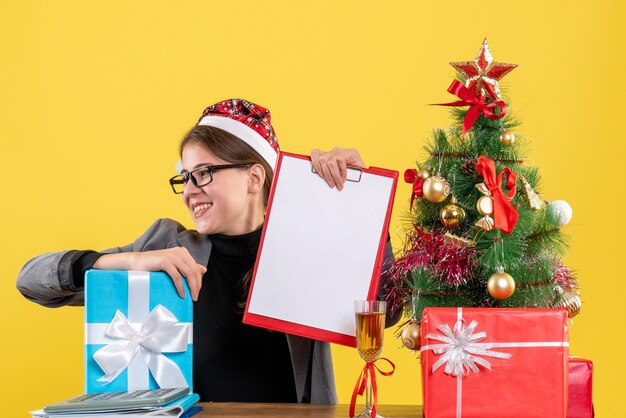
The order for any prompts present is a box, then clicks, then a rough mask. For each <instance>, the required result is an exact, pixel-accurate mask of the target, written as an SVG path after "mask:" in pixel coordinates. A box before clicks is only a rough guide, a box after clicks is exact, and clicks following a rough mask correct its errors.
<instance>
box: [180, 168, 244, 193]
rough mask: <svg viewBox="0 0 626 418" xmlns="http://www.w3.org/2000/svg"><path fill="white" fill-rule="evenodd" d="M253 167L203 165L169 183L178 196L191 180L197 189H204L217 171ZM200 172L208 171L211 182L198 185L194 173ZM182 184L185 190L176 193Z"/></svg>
mask: <svg viewBox="0 0 626 418" xmlns="http://www.w3.org/2000/svg"><path fill="white" fill-rule="evenodd" d="M251 166H252V163H243V164H221V165H203V166H201V167H197V168H194V169H193V170H191V171H187V172H186V173H182V174H178V175H176V176H174V177H172V178H171V179H170V180H169V182H170V186H171V187H172V191H173V192H174V193H176V194H182V193H183V191H184V188H185V185H186V184H187V182H188V181H189V180H191V183H192V184H193V185H194V186H196V187H202V186H206V185H207V184H210V183H211V182H212V181H213V173H215V172H216V171H219V170H226V169H228V168H250V167H251ZM199 170H208V172H209V181H207V182H206V183H203V184H198V182H197V180H196V178H195V177H194V176H193V173H195V172H196V171H199ZM179 184H182V185H183V190H182V191H180V192H177V191H176V188H175V187H176V185H179Z"/></svg>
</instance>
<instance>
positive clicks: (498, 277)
mask: <svg viewBox="0 0 626 418" xmlns="http://www.w3.org/2000/svg"><path fill="white" fill-rule="evenodd" d="M487 290H488V291H489V294H490V295H491V296H492V297H493V298H494V299H498V300H502V299H506V298H509V297H511V295H512V294H513V292H515V280H513V276H511V275H510V274H509V273H506V272H504V271H497V272H495V273H493V274H492V275H491V277H490V278H489V280H488V281H487Z"/></svg>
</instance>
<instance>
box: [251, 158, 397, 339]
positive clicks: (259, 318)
mask: <svg viewBox="0 0 626 418" xmlns="http://www.w3.org/2000/svg"><path fill="white" fill-rule="evenodd" d="M285 156H286V157H292V158H298V159H301V160H308V161H311V157H309V156H306V155H301V154H294V153H290V152H284V151H280V152H279V153H278V160H277V161H276V168H275V169H274V176H273V178H272V187H271V188H270V194H269V198H268V205H267V211H266V215H265V219H266V221H265V223H264V224H263V231H262V232H261V241H260V244H259V250H258V252H257V257H256V261H255V262H254V270H253V271H254V274H253V275H252V279H251V281H250V288H249V291H248V298H247V301H246V308H245V310H244V314H243V321H242V322H243V323H244V324H248V325H254V326H259V327H262V328H267V329H272V330H275V331H281V332H286V333H288V334H294V335H299V336H301V337H305V338H312V339H315V340H321V341H328V342H331V343H337V344H341V345H346V346H349V347H356V337H355V336H350V335H346V334H342V333H339V332H334V331H328V330H323V329H319V328H314V327H309V326H307V325H302V324H297V323H294V322H289V321H285V320H282V319H277V318H271V317H267V316H263V315H259V314H255V313H252V312H249V311H248V307H249V306H250V299H251V298H252V292H253V289H254V282H255V280H256V272H257V269H258V266H259V261H260V259H261V253H262V251H263V243H264V242H265V233H266V231H267V228H268V225H269V222H270V221H271V218H270V213H271V210H272V202H273V200H274V194H275V192H276V187H277V184H278V181H277V177H278V173H279V171H280V167H281V166H282V162H283V157H285ZM361 170H363V172H364V173H371V174H378V175H383V176H386V177H390V178H391V179H392V184H391V193H390V196H389V201H388V202H387V212H386V215H385V221H384V223H383V228H382V231H381V235H380V242H379V244H378V254H377V257H376V264H375V265H374V270H373V271H372V279H371V280H370V288H369V291H368V294H367V298H368V300H376V298H377V296H378V284H379V282H380V273H381V270H382V264H383V261H384V258H385V248H386V245H387V233H388V231H389V223H390V222H391V211H392V208H393V202H394V199H395V196H396V188H397V184H398V172H397V171H394V170H388V169H386V168H378V167H370V168H362V169H361Z"/></svg>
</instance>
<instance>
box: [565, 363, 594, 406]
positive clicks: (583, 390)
mask: <svg viewBox="0 0 626 418" xmlns="http://www.w3.org/2000/svg"><path fill="white" fill-rule="evenodd" d="M592 375H593V363H592V362H591V360H587V359H584V358H580V357H570V358H569V384H568V386H569V389H568V394H569V395H568V401H567V418H592V417H593V416H594V414H593V402H592V398H591V393H592V391H591V386H592Z"/></svg>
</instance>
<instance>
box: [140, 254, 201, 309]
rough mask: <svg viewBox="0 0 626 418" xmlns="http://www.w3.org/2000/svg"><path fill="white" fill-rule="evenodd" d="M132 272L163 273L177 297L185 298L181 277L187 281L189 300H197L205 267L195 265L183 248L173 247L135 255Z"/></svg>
mask: <svg viewBox="0 0 626 418" xmlns="http://www.w3.org/2000/svg"><path fill="white" fill-rule="evenodd" d="M135 255H136V258H135V261H134V263H133V266H132V269H133V270H146V271H164V272H166V273H167V274H168V275H169V276H170V277H171V278H172V282H173V283H174V286H175V287H176V291H177V292H178V295H179V296H180V297H181V298H182V297H185V288H184V285H183V277H184V279H185V280H187V285H188V286H189V291H190V293H191V298H192V299H193V300H194V301H197V300H198V295H199V294H200V288H201V287H202V276H204V273H206V267H205V266H203V265H201V264H198V263H196V261H195V260H194V258H193V257H192V256H191V254H189V251H188V250H187V249H186V248H184V247H174V248H168V249H165V250H156V251H146V252H142V253H135Z"/></svg>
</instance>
